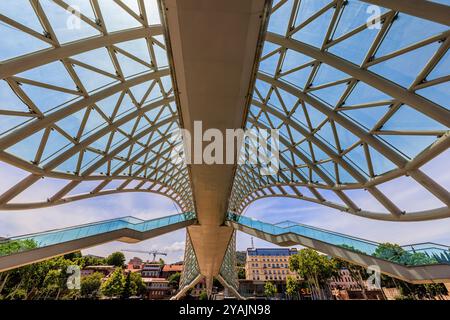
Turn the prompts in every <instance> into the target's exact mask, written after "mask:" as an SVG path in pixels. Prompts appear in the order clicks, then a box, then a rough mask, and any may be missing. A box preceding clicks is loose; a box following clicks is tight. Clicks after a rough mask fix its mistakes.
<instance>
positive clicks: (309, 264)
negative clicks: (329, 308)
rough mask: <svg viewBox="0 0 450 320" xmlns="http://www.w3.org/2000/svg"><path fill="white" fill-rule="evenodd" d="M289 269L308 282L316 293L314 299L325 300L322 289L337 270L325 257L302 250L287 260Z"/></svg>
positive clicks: (333, 262)
mask: <svg viewBox="0 0 450 320" xmlns="http://www.w3.org/2000/svg"><path fill="white" fill-rule="evenodd" d="M289 269H290V270H291V271H295V272H297V274H298V275H299V276H300V277H302V278H304V279H305V280H306V281H308V283H309V285H310V287H311V289H314V291H315V292H316V297H317V298H319V299H325V294H324V292H323V289H322V287H326V282H327V280H328V279H329V278H331V277H332V276H335V275H337V272H338V270H339V268H338V266H337V265H336V262H335V261H334V260H333V259H329V258H328V257H327V256H324V255H320V254H319V253H317V251H315V250H312V249H302V250H300V251H299V252H298V253H297V254H295V255H293V256H291V257H290V259H289Z"/></svg>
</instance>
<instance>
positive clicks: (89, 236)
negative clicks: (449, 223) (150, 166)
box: [0, 213, 450, 284]
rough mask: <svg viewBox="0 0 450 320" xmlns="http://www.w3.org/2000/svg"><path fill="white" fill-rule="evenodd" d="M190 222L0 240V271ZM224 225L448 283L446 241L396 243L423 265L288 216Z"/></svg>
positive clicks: (177, 219)
mask: <svg viewBox="0 0 450 320" xmlns="http://www.w3.org/2000/svg"><path fill="white" fill-rule="evenodd" d="M196 222H197V220H196V219H195V215H194V214H193V213H184V214H177V215H172V216H168V217H162V218H157V219H152V220H141V219H138V218H134V217H122V218H117V219H112V220H106V221H100V222H96V223H90V224H84V225H80V226H74V227H68V228H63V229H56V230H49V231H45V232H40V233H35V234H29V235H22V236H17V237H12V238H8V239H4V240H2V242H0V272H2V271H6V270H10V269H14V268H17V267H20V266H23V265H27V264H31V263H34V262H39V261H43V260H46V259H49V258H52V257H55V256H60V255H64V254H67V253H70V252H74V251H78V250H81V249H85V248H88V247H92V246H96V245H99V244H102V243H106V242H110V241H116V240H118V241H123V242H128V243H133V242H139V241H143V240H147V239H150V238H153V237H156V236H159V235H162V234H165V233H168V232H171V231H175V230H177V229H181V228H184V227H187V226H189V225H193V224H195V223H196ZM226 225H227V226H228V227H232V228H233V229H234V230H238V231H242V232H245V233H247V234H250V235H253V236H256V237H258V238H260V239H263V240H265V241H269V242H272V243H274V244H276V245H279V246H292V245H302V246H305V247H308V248H312V249H315V250H318V251H320V252H322V253H324V254H327V255H329V256H332V257H337V258H341V259H343V260H346V261H348V262H351V263H354V264H357V265H361V266H364V267H368V266H378V267H379V268H380V272H381V273H383V274H386V275H389V276H391V277H394V278H398V279H401V280H404V281H408V282H411V283H416V284H419V283H433V282H450V248H449V247H448V246H444V245H440V244H435V243H421V244H412V245H405V246H402V248H403V249H404V250H405V251H406V252H410V253H422V254H424V256H423V257H428V258H432V260H434V263H429V261H430V259H426V263H427V264H424V263H423V261H424V260H423V259H416V260H413V259H411V260H408V261H406V262H405V263H404V264H401V263H396V262H393V261H389V260H385V259H382V258H379V257H376V256H374V253H375V252H376V250H377V248H378V246H379V245H380V243H377V242H374V241H369V240H365V239H360V238H356V237H353V236H349V235H345V234H341V233H337V232H333V231H328V230H324V229H320V228H316V227H312V226H308V225H304V224H299V223H296V222H292V221H284V222H281V223H277V224H270V223H267V222H262V221H259V220H256V219H253V218H249V217H245V216H241V215H236V214H233V213H230V214H228V220H227V221H226ZM25 240H28V241H29V242H28V244H30V245H28V246H27V247H23V248H22V249H21V250H19V251H18V252H14V253H9V252H7V251H6V250H2V248H1V247H2V245H3V247H4V248H6V246H5V244H8V243H9V244H13V243H16V244H17V245H18V246H20V244H23V243H24V242H25ZM421 260H422V261H421Z"/></svg>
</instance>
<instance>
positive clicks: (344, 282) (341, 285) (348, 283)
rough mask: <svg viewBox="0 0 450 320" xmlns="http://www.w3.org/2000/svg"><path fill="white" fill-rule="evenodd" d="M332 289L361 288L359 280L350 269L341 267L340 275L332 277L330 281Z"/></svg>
mask: <svg viewBox="0 0 450 320" xmlns="http://www.w3.org/2000/svg"><path fill="white" fill-rule="evenodd" d="M329 286H330V289H331V290H333V289H344V290H360V289H361V288H360V286H359V284H358V282H357V281H356V280H355V279H354V278H353V277H352V275H351V274H350V271H349V270H348V269H345V268H343V269H341V270H339V271H338V275H337V276H335V277H331V279H330V282H329Z"/></svg>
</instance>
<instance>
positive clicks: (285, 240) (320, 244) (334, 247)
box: [227, 214, 450, 284]
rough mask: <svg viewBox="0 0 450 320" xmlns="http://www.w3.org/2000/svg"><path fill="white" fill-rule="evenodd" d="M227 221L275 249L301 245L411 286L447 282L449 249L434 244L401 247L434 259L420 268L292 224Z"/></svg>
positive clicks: (373, 245) (372, 247) (355, 241)
mask: <svg viewBox="0 0 450 320" xmlns="http://www.w3.org/2000/svg"><path fill="white" fill-rule="evenodd" d="M228 219H229V220H228V221H227V225H229V226H232V227H233V228H234V229H236V230H239V231H242V232H245V233H247V234H250V235H252V236H255V237H258V238H260V239H262V240H265V241H268V242H271V243H274V244H276V245H279V246H293V245H302V246H305V247H308V248H311V249H315V250H317V251H320V252H322V253H325V254H327V255H329V256H332V257H337V258H341V259H343V260H346V261H348V262H351V263H354V264H357V265H360V266H364V267H368V266H378V267H379V268H380V272H381V273H383V274H386V275H389V276H391V277H394V278H397V279H401V280H404V281H408V282H411V283H415V284H420V283H434V282H449V281H450V248H449V247H448V246H444V245H440V244H435V243H421V244H413V245H406V246H403V247H402V248H403V249H404V250H405V251H407V252H411V253H423V254H424V255H425V256H427V257H429V258H434V259H433V260H435V261H436V262H435V263H434V264H421V262H420V261H414V260H413V259H411V261H408V262H407V263H406V264H400V263H395V262H392V261H389V260H385V259H381V258H378V257H376V256H374V253H375V251H376V249H377V248H378V246H379V245H380V243H377V242H374V241H369V240H365V239H360V238H356V237H352V236H349V235H345V234H341V233H337V232H332V231H328V230H324V229H320V228H315V227H311V226H307V225H304V224H299V223H295V222H292V221H284V222H281V223H277V224H270V223H266V222H262V221H258V220H255V219H252V218H249V217H244V216H239V215H236V214H229V215H228ZM418 260H420V259H418ZM427 260H428V259H427ZM413 263H415V264H413Z"/></svg>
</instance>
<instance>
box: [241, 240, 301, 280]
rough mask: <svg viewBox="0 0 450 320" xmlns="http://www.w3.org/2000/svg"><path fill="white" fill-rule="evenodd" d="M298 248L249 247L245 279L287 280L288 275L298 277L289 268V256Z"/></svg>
mask: <svg viewBox="0 0 450 320" xmlns="http://www.w3.org/2000/svg"><path fill="white" fill-rule="evenodd" d="M296 253H297V249H295V248H292V249H284V248H256V249H250V248H249V249H247V257H246V260H245V279H247V280H260V281H280V280H281V281H285V280H286V277H287V276H293V277H296V278H298V275H297V274H296V273H295V272H291V271H290V270H289V257H290V256H291V255H294V254H296Z"/></svg>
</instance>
